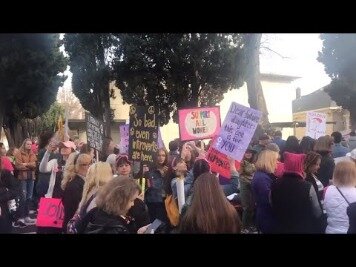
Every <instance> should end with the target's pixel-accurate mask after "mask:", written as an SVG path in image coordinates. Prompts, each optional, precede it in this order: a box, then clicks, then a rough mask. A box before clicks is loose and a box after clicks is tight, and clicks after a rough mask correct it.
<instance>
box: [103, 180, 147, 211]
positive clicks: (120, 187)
mask: <svg viewBox="0 0 356 267" xmlns="http://www.w3.org/2000/svg"><path fill="white" fill-rule="evenodd" d="M139 192H140V186H139V185H138V184H137V182H136V181H135V180H134V179H132V178H123V177H120V178H113V179H111V180H110V181H109V182H108V183H107V184H106V185H104V186H103V187H102V188H100V189H99V193H98V196H97V197H96V206H97V207H98V208H99V209H101V210H103V211H105V212H106V213H108V214H112V215H116V216H120V215H125V214H126V212H127V210H126V209H127V206H128V204H129V203H130V201H131V199H132V198H133V196H134V195H135V194H136V193H139Z"/></svg>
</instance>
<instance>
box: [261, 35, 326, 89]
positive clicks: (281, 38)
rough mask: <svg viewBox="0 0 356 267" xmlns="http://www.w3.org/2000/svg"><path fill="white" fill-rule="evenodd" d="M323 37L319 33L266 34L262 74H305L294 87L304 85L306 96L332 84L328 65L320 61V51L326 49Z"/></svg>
mask: <svg viewBox="0 0 356 267" xmlns="http://www.w3.org/2000/svg"><path fill="white" fill-rule="evenodd" d="M319 36H320V35H319V34H263V36H262V40H261V47H262V48H261V55H260V71H261V73H275V74H284V75H291V76H298V77H301V78H300V79H298V80H296V81H294V82H293V86H294V87H295V88H297V87H300V88H301V90H302V95H306V94H310V93H312V92H313V91H315V90H318V89H320V88H322V87H323V86H325V85H327V84H329V83H330V78H329V76H328V75H327V74H326V73H325V71H324V65H323V64H322V63H320V62H318V61H317V57H318V52H319V51H321V49H322V41H321V39H320V38H319ZM264 47H268V48H269V49H267V48H264ZM270 50H274V51H276V52H278V54H280V55H282V56H283V57H286V58H282V57H280V56H279V55H277V54H276V53H274V52H271V51H270Z"/></svg>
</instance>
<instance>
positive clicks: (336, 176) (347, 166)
mask: <svg viewBox="0 0 356 267" xmlns="http://www.w3.org/2000/svg"><path fill="white" fill-rule="evenodd" d="M332 183H333V184H332V185H330V186H328V188H327V189H326V192H325V198H324V207H325V210H326V214H327V221H328V226H327V227H326V231H325V232H326V233H327V234H346V233H347V231H348V229H349V217H348V215H347V213H346V211H347V207H348V206H349V204H350V203H353V202H356V188H355V186H356V166H355V164H354V163H353V162H350V161H341V162H339V163H338V164H336V166H335V170H334V173H333V180H332Z"/></svg>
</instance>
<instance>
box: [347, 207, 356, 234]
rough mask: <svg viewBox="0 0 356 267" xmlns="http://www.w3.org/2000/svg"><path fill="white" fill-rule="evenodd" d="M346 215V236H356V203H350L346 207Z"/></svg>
mask: <svg viewBox="0 0 356 267" xmlns="http://www.w3.org/2000/svg"><path fill="white" fill-rule="evenodd" d="M347 215H348V216H349V230H348V231H347V233H348V234H356V202H354V203H350V205H349V206H348V207H347Z"/></svg>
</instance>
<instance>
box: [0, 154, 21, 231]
mask: <svg viewBox="0 0 356 267" xmlns="http://www.w3.org/2000/svg"><path fill="white" fill-rule="evenodd" d="M20 193H21V192H20V185H19V182H18V180H16V178H15V177H14V176H13V175H12V174H11V173H10V172H9V171H8V170H4V169H3V168H2V164H1V161H0V234H8V233H11V223H12V215H11V214H10V212H15V211H16V206H15V207H14V206H12V207H9V204H8V203H9V201H11V200H14V199H15V198H17V197H19V195H20ZM13 204H15V202H13ZM13 209H14V210H13Z"/></svg>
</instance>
